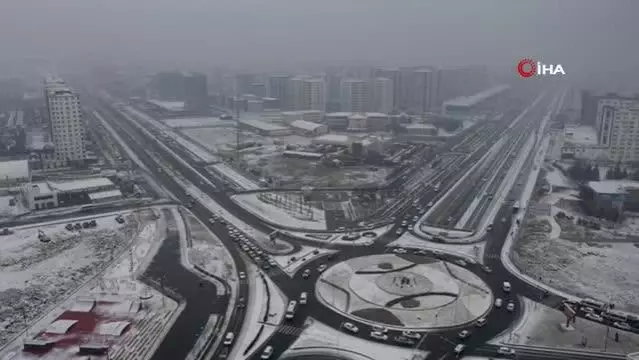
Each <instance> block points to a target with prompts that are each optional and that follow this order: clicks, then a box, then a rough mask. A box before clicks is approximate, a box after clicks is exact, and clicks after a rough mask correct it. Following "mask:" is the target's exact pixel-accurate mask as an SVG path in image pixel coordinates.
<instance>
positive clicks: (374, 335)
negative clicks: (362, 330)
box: [370, 331, 388, 341]
mask: <svg viewBox="0 0 639 360" xmlns="http://www.w3.org/2000/svg"><path fill="white" fill-rule="evenodd" d="M370 336H371V337H372V338H373V339H375V340H381V341H386V340H388V335H386V334H384V333H382V332H379V331H371V334H370Z"/></svg>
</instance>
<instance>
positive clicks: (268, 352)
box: [260, 345, 273, 360]
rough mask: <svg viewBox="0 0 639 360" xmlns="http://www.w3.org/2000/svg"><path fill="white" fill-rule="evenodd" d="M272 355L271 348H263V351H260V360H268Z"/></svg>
mask: <svg viewBox="0 0 639 360" xmlns="http://www.w3.org/2000/svg"><path fill="white" fill-rule="evenodd" d="M272 355H273V347H272V346H271V345H269V346H267V347H266V348H264V351H262V355H261V356H260V359H264V360H266V359H270V358H271V356H272Z"/></svg>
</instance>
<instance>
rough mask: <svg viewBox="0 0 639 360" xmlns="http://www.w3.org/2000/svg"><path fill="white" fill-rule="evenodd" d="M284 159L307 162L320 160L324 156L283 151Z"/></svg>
mask: <svg viewBox="0 0 639 360" xmlns="http://www.w3.org/2000/svg"><path fill="white" fill-rule="evenodd" d="M283 155H284V156H285V157H291V158H298V159H309V160H321V159H322V157H323V156H324V155H322V154H318V153H312V152H305V151H284V154H283Z"/></svg>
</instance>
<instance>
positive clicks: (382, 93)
mask: <svg viewBox="0 0 639 360" xmlns="http://www.w3.org/2000/svg"><path fill="white" fill-rule="evenodd" d="M372 83H373V86H372V88H373V100H372V104H371V105H372V107H371V108H372V110H373V111H375V112H380V113H384V114H390V113H391V112H392V111H393V80H391V79H389V78H384V77H378V78H374V79H373V81H372Z"/></svg>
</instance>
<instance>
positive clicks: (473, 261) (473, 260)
mask: <svg viewBox="0 0 639 360" xmlns="http://www.w3.org/2000/svg"><path fill="white" fill-rule="evenodd" d="M464 261H466V262H467V263H469V264H471V265H477V261H475V259H471V258H466V259H464Z"/></svg>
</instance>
